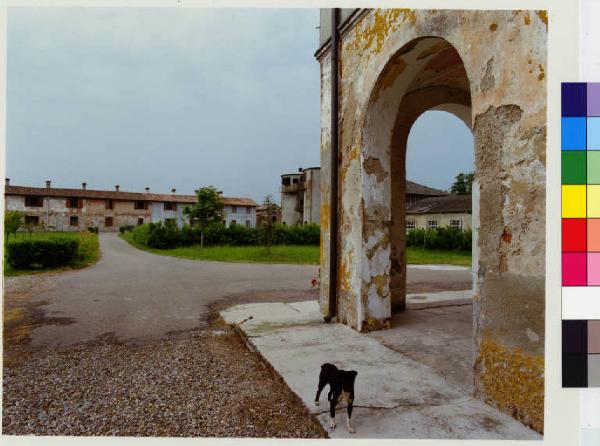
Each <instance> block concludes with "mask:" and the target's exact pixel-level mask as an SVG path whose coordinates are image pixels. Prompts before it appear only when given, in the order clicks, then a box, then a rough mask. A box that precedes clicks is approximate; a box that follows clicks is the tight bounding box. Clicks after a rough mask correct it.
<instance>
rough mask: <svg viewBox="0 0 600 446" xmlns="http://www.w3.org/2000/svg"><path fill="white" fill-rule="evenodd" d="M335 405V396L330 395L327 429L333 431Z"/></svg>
mask: <svg viewBox="0 0 600 446" xmlns="http://www.w3.org/2000/svg"><path fill="white" fill-rule="evenodd" d="M336 404H337V395H332V397H331V399H330V400H329V416H330V420H329V427H330V428H332V429H335V405H336Z"/></svg>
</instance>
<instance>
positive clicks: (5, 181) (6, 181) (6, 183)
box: [4, 178, 10, 186]
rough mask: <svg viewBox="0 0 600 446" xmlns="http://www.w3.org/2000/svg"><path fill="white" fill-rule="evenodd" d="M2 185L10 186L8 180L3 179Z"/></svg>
mask: <svg viewBox="0 0 600 446" xmlns="http://www.w3.org/2000/svg"><path fill="white" fill-rule="evenodd" d="M4 185H5V186H10V178H4Z"/></svg>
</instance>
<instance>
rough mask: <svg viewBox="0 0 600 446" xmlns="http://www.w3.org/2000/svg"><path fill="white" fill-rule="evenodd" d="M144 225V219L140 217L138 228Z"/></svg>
mask: <svg viewBox="0 0 600 446" xmlns="http://www.w3.org/2000/svg"><path fill="white" fill-rule="evenodd" d="M143 224H144V219H143V218H142V217H140V218H138V226H141V225H143Z"/></svg>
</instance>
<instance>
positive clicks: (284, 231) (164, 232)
mask: <svg viewBox="0 0 600 446" xmlns="http://www.w3.org/2000/svg"><path fill="white" fill-rule="evenodd" d="M132 238H133V241H134V242H135V243H138V244H140V245H143V246H147V247H149V248H153V249H172V248H177V247H180V246H191V245H199V244H200V243H201V240H202V231H201V230H200V228H199V227H197V226H189V225H184V226H183V227H182V228H178V227H177V225H176V224H175V223H173V222H166V223H163V222H158V223H147V224H144V225H140V226H136V227H135V228H134V229H133V231H132ZM266 239H267V228H266V227H264V226H262V227H258V228H249V227H246V226H241V225H231V226H229V227H226V226H225V225H223V224H221V223H215V224H213V225H210V226H209V227H208V228H206V230H205V231H204V246H224V245H228V246H257V245H264V244H266ZM319 240H320V229H319V225H317V224H307V225H297V226H285V225H276V226H274V227H273V235H272V243H273V244H274V245H318V244H319Z"/></svg>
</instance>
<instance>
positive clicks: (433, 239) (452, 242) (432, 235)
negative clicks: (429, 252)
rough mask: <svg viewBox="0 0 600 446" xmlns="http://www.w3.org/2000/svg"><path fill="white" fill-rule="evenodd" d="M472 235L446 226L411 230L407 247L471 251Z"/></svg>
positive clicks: (468, 231)
mask: <svg viewBox="0 0 600 446" xmlns="http://www.w3.org/2000/svg"><path fill="white" fill-rule="evenodd" d="M471 245H472V233H471V230H470V229H467V230H466V231H463V230H461V229H458V228H453V227H451V226H446V227H442V228H436V229H411V230H410V231H408V234H407V235H406V246H414V247H417V248H425V249H456V250H460V251H470V250H471Z"/></svg>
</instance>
